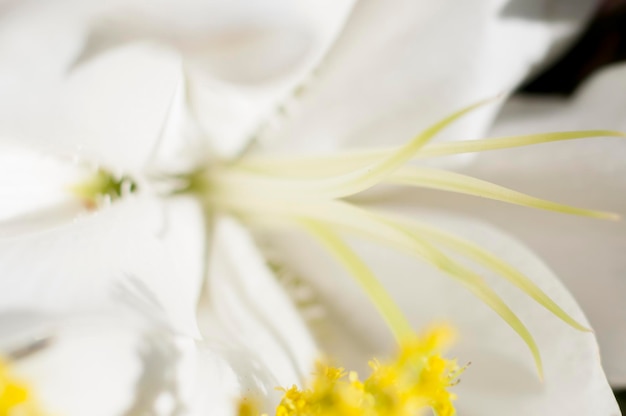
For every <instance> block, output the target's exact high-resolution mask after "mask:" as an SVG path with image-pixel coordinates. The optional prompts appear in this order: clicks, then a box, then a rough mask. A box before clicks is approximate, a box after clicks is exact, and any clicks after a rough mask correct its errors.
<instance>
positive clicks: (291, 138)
mask: <svg viewBox="0 0 626 416" xmlns="http://www.w3.org/2000/svg"><path fill="white" fill-rule="evenodd" d="M595 3H597V2H596V1H594V0H583V1H575V2H571V1H548V0H532V1H528V0H515V1H508V2H507V1H501V0H497V1H492V0H472V1H464V2H462V4H460V3H459V2H457V1H438V2H432V1H413V0H410V1H402V0H398V1H391V2H384V3H381V2H377V1H362V2H359V4H358V6H357V7H356V8H355V10H354V13H353V14H352V16H351V19H350V20H349V21H348V23H347V25H346V30H345V31H344V33H343V35H342V36H341V37H340V39H339V40H338V42H337V44H336V45H335V46H334V47H333V49H332V53H331V54H330V55H329V57H328V59H327V62H326V64H325V65H324V67H323V68H321V70H320V72H319V76H318V79H317V80H316V81H315V83H314V84H313V85H312V87H311V88H310V90H308V91H306V92H305V94H304V95H303V96H302V97H301V103H300V104H301V105H300V106H298V107H296V108H295V109H294V111H293V114H292V115H291V117H290V118H289V120H288V123H287V126H286V128H285V129H283V130H281V131H280V132H279V133H277V136H278V137H277V138H272V139H273V140H276V141H277V142H278V145H279V146H281V147H286V148H288V149H297V150H299V151H307V150H315V151H329V150H333V149H336V148H337V147H354V146H355V145H358V146H365V145H367V144H369V145H388V144H394V143H396V144H397V143H401V142H403V141H405V140H407V138H410V137H412V136H413V135H415V134H416V133H417V132H419V131H421V130H422V129H424V128H425V127H427V126H428V125H429V124H430V123H431V122H432V120H437V119H441V118H442V117H444V116H445V115H447V114H449V113H450V112H451V111H453V110H454V109H459V108H462V107H464V106H466V105H469V104H471V103H473V102H477V101H478V100H481V99H484V98H487V97H490V96H494V95H496V94H500V93H507V92H509V91H510V90H511V89H513V88H514V87H515V86H516V85H517V84H518V83H519V82H520V81H521V80H523V79H524V78H525V77H526V76H527V75H528V74H529V72H531V71H534V70H536V69H537V68H538V67H539V66H540V65H542V63H544V62H545V60H546V58H547V57H548V56H550V55H551V54H552V52H554V51H555V50H556V49H559V48H558V44H562V43H563V41H564V40H567V39H571V37H572V35H573V34H575V33H576V32H577V31H578V30H579V28H580V27H581V23H582V22H583V21H584V20H585V17H587V16H589V14H590V12H591V11H592V9H593V6H594V5H595ZM511 45H515V47H511ZM496 107H497V106H493V107H492V108H491V109H490V110H489V111H485V112H481V113H480V114H479V115H478V114H477V115H476V116H473V117H471V118H468V119H467V120H464V121H463V122H462V123H459V125H458V127H456V126H455V128H453V129H451V130H450V132H446V133H445V134H444V136H445V137H446V138H454V139H471V138H476V137H479V136H480V135H482V134H484V133H485V130H486V129H487V127H488V126H489V124H490V122H491V120H492V119H493V116H494V114H495V110H496Z"/></svg>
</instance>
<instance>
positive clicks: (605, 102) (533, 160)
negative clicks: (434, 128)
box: [407, 65, 626, 386]
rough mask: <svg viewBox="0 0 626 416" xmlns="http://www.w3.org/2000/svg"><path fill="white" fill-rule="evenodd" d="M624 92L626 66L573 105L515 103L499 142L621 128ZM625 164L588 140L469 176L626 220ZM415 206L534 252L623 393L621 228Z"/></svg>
mask: <svg viewBox="0 0 626 416" xmlns="http://www.w3.org/2000/svg"><path fill="white" fill-rule="evenodd" d="M624 85H626V68H625V67H624V66H623V65H618V66H615V67H612V68H607V69H606V70H604V71H602V72H601V73H599V74H598V75H597V76H596V77H594V78H593V79H592V80H590V81H589V82H588V83H587V84H586V85H584V86H583V87H582V88H581V90H580V91H579V92H578V93H577V94H576V96H575V97H574V98H573V99H571V100H563V99H552V100H550V99H546V100H539V99H519V100H513V101H512V102H511V103H510V104H508V105H507V106H506V107H505V109H504V112H503V114H502V115H501V117H500V119H499V120H498V121H497V123H496V125H495V127H494V131H493V134H494V135H507V134H514V132H515V133H520V132H522V131H524V132H528V131H531V132H534V131H547V130H555V129H559V128H562V127H563V126H567V127H568V128H574V129H577V128H585V126H587V127H589V126H602V127H608V128H614V129H617V130H624V128H626V122H625V121H624V120H625V116H626V101H625V100H624V95H623V94H622V86H624ZM625 157H626V142H625V141H624V140H623V139H595V140H591V141H586V140H582V141H576V142H570V143H562V144H556V145H554V144H546V145H541V146H534V147H529V148H525V149H516V150H511V151H506V150H503V151H495V152H490V153H485V154H481V155H479V156H478V157H477V158H476V159H475V161H474V162H473V163H472V164H471V165H470V166H468V167H467V169H465V173H469V174H472V175H476V176H478V177H480V178H483V179H486V180H491V181H494V182H496V183H498V184H502V185H505V186H510V187H513V188H515V189H519V190H523V191H525V192H529V193H532V194H534V195H539V196H543V197H547V198H550V199H553V200H558V201H560V202H564V203H568V204H575V205H579V206H593V207H594V208H598V209H603V210H608V211H613V212H616V213H618V214H621V215H622V216H624V214H626V202H625V200H624V197H623V195H624V192H625V191H626V180H625V179H624V178H626V175H625V168H626V164H625V163H624V158H625ZM416 198H419V200H420V201H422V203H426V204H428V205H429V206H432V207H434V208H441V207H445V208H448V209H453V210H463V211H465V212H467V213H471V215H475V216H477V217H481V218H485V219H488V220H489V221H491V222H493V223H494V224H497V225H498V226H500V227H502V228H503V229H506V230H509V231H510V232H512V233H514V234H515V235H516V236H518V237H519V238H520V239H521V240H522V241H524V242H525V243H526V244H528V245H529V247H532V248H533V250H535V251H536V252H537V254H538V255H539V256H540V257H541V258H543V259H544V260H545V261H546V262H547V263H548V264H549V265H550V267H552V268H553V269H554V271H555V272H556V273H557V275H558V276H559V277H560V278H561V279H562V280H563V282H564V283H565V284H566V285H567V287H568V288H569V289H570V290H571V291H572V293H573V294H574V296H576V298H577V299H578V301H579V302H580V304H581V305H582V307H583V309H584V310H585V312H586V313H587V314H588V316H589V320H590V321H591V324H592V326H593V328H594V329H595V331H596V334H597V336H598V340H599V342H600V346H601V350H602V357H603V362H604V365H605V369H606V372H607V375H608V377H609V379H610V381H611V383H613V384H615V385H622V386H623V385H626V384H625V383H626V367H625V366H624V348H623V346H624V345H626V309H625V307H624V302H623V299H624V297H625V296H626V284H625V283H624V270H625V265H624V260H623V255H622V254H623V253H622V251H623V250H622V247H624V245H625V244H626V228H625V227H624V224H623V223H622V222H621V221H620V222H617V223H615V222H602V221H597V220H595V221H594V220H590V219H583V218H577V217H569V216H562V215H553V214H548V213H542V212H537V211H530V210H525V209H524V210H522V209H517V208H512V207H503V206H501V205H500V204H495V203H489V202H486V201H482V200H477V199H472V198H464V199H463V200H461V199H460V198H458V197H450V196H443V195H439V194H434V193H432V194H431V193H422V194H421V195H419V196H417V197H416ZM413 202H416V200H414V201H413ZM407 203H411V202H409V201H407Z"/></svg>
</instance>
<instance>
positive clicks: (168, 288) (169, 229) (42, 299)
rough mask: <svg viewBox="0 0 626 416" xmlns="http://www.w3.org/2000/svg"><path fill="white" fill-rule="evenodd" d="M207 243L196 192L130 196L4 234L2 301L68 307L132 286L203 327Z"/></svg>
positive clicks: (179, 322) (184, 326)
mask: <svg viewBox="0 0 626 416" xmlns="http://www.w3.org/2000/svg"><path fill="white" fill-rule="evenodd" d="M204 249H205V229H204V223H203V216H202V210H201V208H200V206H199V204H198V203H197V202H196V201H195V200H193V199H191V198H174V199H170V200H165V201H163V200H158V199H154V198H150V197H143V198H142V197H129V198H128V199H125V200H121V201H119V202H116V203H113V204H112V205H111V206H110V207H108V208H105V209H102V210H99V211H97V212H94V213H90V214H87V215H84V216H82V217H79V218H77V219H76V220H75V221H74V222H72V223H66V224H64V225H62V226H59V227H56V228H52V229H48V230H46V231H41V230H38V229H37V230H27V231H25V232H24V233H22V234H20V235H17V236H14V237H6V238H3V239H2V240H0V274H1V275H2V276H3V278H2V279H0V287H1V289H0V293H1V294H2V295H0V308H1V309H2V310H7V309H14V308H29V307H31V308H32V307H35V306H37V307H39V308H42V309H44V310H52V311H65V310H71V309H73V308H77V307H89V306H90V305H92V304H93V303H97V302H99V301H103V300H106V299H110V298H116V297H119V296H121V295H122V294H124V293H126V291H127V290H132V291H135V292H139V294H142V295H143V296H144V297H147V298H148V299H147V300H151V301H152V302H153V303H155V304H156V305H157V306H156V307H157V308H162V310H163V312H164V315H165V318H166V319H167V320H169V322H170V323H171V324H172V325H173V326H174V327H175V328H176V329H177V330H180V331H181V332H184V333H187V334H191V335H195V334H197V328H196V320H195V307H196V302H197V298H198V294H199V291H200V286H201V284H202V278H203V273H204V270H203V264H204ZM150 298H153V299H150Z"/></svg>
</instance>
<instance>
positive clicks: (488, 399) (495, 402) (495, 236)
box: [274, 208, 619, 416]
mask: <svg viewBox="0 0 626 416" xmlns="http://www.w3.org/2000/svg"><path fill="white" fill-rule="evenodd" d="M404 210H405V211H406V210H407V209H406V208H405V209H404ZM410 212H412V215H413V216H415V211H414V210H410ZM429 218H430V220H432V221H433V222H436V223H439V224H440V225H441V226H442V227H445V228H449V230H450V231H453V232H455V233H456V234H458V235H460V236H463V237H465V238H468V239H470V240H472V241H475V242H476V243H478V244H480V245H482V246H483V247H485V248H487V249H489V250H491V251H493V252H494V253H495V254H497V255H498V256H500V257H501V258H503V259H505V260H506V261H508V262H510V263H511V264H512V265H514V266H515V267H517V268H518V269H519V270H520V271H522V272H524V273H525V274H527V275H528V276H529V277H530V278H531V279H532V280H534V281H535V282H537V283H538V284H539V286H540V287H542V288H543V289H544V290H545V291H546V292H547V293H548V294H549V295H551V296H552V297H553V298H554V299H555V300H556V302H557V303H558V304H559V305H561V306H563V308H564V309H565V310H566V311H568V312H569V313H571V314H572V316H573V317H574V318H575V319H578V320H580V321H582V322H583V323H584V322H585V318H584V316H583V314H582V312H581V311H580V309H579V308H578V306H577V305H576V303H575V301H574V300H573V298H572V297H571V296H570V295H569V294H568V293H567V291H566V290H565V288H564V287H563V286H562V285H561V284H560V283H559V282H558V280H557V279H556V277H555V276H554V274H553V273H552V272H551V271H550V270H549V269H548V268H547V267H546V266H545V265H544V264H543V263H541V261H539V260H538V259H537V258H536V257H535V256H534V255H533V254H532V253H530V252H529V251H528V250H527V249H525V248H524V247H523V246H522V245H520V244H519V243H518V242H516V241H514V240H512V239H511V238H510V237H508V236H506V235H504V234H502V233H501V232H499V231H497V230H495V229H493V228H491V227H489V226H486V225H484V224H481V223H477V222H471V221H468V220H460V219H456V220H452V219H450V218H446V217H434V218H433V217H429ZM274 241H275V243H276V244H278V246H279V247H280V249H282V250H284V256H285V259H286V261H287V262H288V264H289V265H290V266H292V267H293V268H294V270H295V271H296V272H298V273H299V274H300V275H301V276H302V277H303V278H305V279H308V281H310V282H311V284H312V285H313V286H314V287H316V288H317V289H318V290H319V291H320V294H321V296H322V298H324V300H325V301H326V302H328V305H329V306H328V307H329V311H328V314H329V316H330V317H329V319H328V322H327V323H328V326H329V328H328V329H327V330H326V331H325V332H324V334H325V336H322V337H320V343H321V344H322V346H324V347H326V349H327V350H328V351H329V352H330V353H331V354H336V355H338V356H339V357H340V360H341V361H340V362H342V364H344V363H345V364H346V366H347V367H351V366H358V365H361V366H362V362H363V360H364V359H366V358H367V357H368V356H369V357H371V356H373V355H375V354H376V355H380V354H381V353H382V352H383V351H387V352H389V351H390V349H391V348H392V345H391V344H392V342H393V339H392V337H391V336H390V335H388V334H389V332H388V330H387V329H386V328H385V326H384V323H383V321H382V320H381V318H380V317H379V316H377V314H376V311H375V310H374V308H373V307H372V305H371V304H370V303H369V302H368V300H367V299H366V298H365V296H364V295H362V293H361V291H360V288H358V287H356V286H355V284H354V283H353V282H352V279H350V277H349V276H347V275H346V274H345V273H344V272H343V271H342V270H340V269H339V268H338V267H337V266H330V265H331V264H333V263H332V260H331V259H330V258H329V257H328V256H327V255H324V254H322V253H321V251H320V249H319V248H318V247H317V246H315V245H314V244H312V243H311V242H308V241H303V240H301V241H300V242H299V243H298V242H297V240H295V239H294V237H293V236H290V238H289V239H282V241H281V240H276V239H275V240H274ZM355 247H356V248H357V251H358V252H359V253H360V254H361V255H362V256H363V259H364V260H366V262H367V263H368V264H369V265H370V266H371V267H372V269H373V270H374V272H375V273H376V274H377V276H379V277H380V279H381V281H382V282H383V284H384V285H385V286H386V287H387V289H388V290H389V291H390V293H391V294H392V296H393V297H394V298H395V299H396V301H397V302H398V303H399V305H400V307H401V308H402V309H403V311H404V312H405V313H406V314H407V316H408V317H409V319H410V320H411V322H412V323H413V325H414V326H415V328H416V329H421V328H424V327H426V326H428V325H429V324H431V323H432V322H433V321H435V322H436V321H442V320H445V321H449V322H450V323H451V324H452V325H454V326H456V327H457V328H458V329H459V332H460V338H459V341H458V344H457V346H456V347H455V349H454V351H453V353H454V356H456V357H458V359H459V360H460V364H463V363H464V362H467V361H471V362H472V365H471V366H470V367H469V368H468V369H467V370H466V372H465V373H464V374H463V375H462V376H461V379H462V381H461V384H460V385H459V386H457V387H454V390H455V392H456V393H458V395H459V400H458V409H459V412H460V413H462V414H481V415H487V416H488V415H494V416H495V415H501V414H507V415H528V414H533V415H552V414H562V413H564V414H577V415H589V416H591V415H606V416H613V415H617V414H619V410H618V408H617V403H616V402H615V399H614V397H613V394H612V392H611V389H610V388H609V386H608V383H607V381H606V377H605V375H604V373H603V371H602V367H601V365H600V361H599V359H598V348H597V345H596V342H595V339H594V337H593V335H592V334H589V333H583V332H579V331H576V330H574V329H572V328H570V327H568V326H567V325H565V324H563V323H562V322H561V321H560V320H558V319H557V318H555V317H554V316H552V315H551V314H550V313H549V312H546V311H545V310H544V309H542V308H541V307H539V306H538V305H537V304H535V303H534V302H533V301H531V300H530V299H528V298H527V297H526V296H525V295H523V294H521V292H519V291H518V290H517V289H515V288H513V287H511V286H510V285H508V284H507V283H506V282H503V281H502V280H501V279H497V278H495V276H489V274H488V273H487V272H485V271H484V270H482V269H479V270H480V271H481V272H484V273H483V274H485V275H486V276H487V277H488V278H489V282H490V283H491V284H492V286H493V287H494V288H495V289H496V290H497V292H499V293H500V294H502V296H503V298H504V299H505V300H506V301H507V303H508V304H509V305H510V306H511V308H512V309H513V310H514V311H515V312H516V313H518V314H519V316H520V318H521V319H522V321H524V323H526V324H527V325H528V328H529V329H530V331H531V332H532V334H533V335H534V336H535V337H536V340H537V343H538V344H539V348H540V350H541V353H542V356H543V359H544V365H545V377H544V382H543V383H542V382H541V381H540V380H539V377H538V375H537V372H536V369H535V367H534V363H533V361H532V358H531V356H530V354H529V353H528V351H527V349H526V347H525V345H524V343H523V342H522V341H521V339H520V338H519V337H518V336H517V335H516V334H515V333H514V332H513V331H511V329H510V328H509V327H508V326H507V325H506V323H504V322H503V321H502V320H501V319H500V318H499V317H498V316H497V315H496V314H495V313H493V311H491V310H490V309H489V308H488V307H487V306H486V305H485V304H483V303H482V302H481V301H480V300H477V299H476V298H474V297H473V295H472V294H470V293H469V292H468V291H467V290H465V289H464V288H462V287H461V286H460V285H459V284H458V283H456V282H453V281H451V280H450V279H448V278H447V277H446V276H444V275H441V274H439V273H437V272H435V271H433V269H432V268H430V267H429V266H426V265H423V264H420V263H418V262H416V261H414V260H412V259H409V258H407V257H406V256H403V255H400V254H397V253H396V252H393V251H390V250H388V249H386V248H381V247H379V246H373V245H370V244H366V243H363V242H358V243H357V242H355ZM326 265H328V266H326ZM359 363H360V364H359ZM363 371H364V372H366V370H363Z"/></svg>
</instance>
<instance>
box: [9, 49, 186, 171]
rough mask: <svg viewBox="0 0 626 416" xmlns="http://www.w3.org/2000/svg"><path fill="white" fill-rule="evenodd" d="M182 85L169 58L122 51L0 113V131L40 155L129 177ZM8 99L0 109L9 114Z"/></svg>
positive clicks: (163, 53)
mask: <svg viewBox="0 0 626 416" xmlns="http://www.w3.org/2000/svg"><path fill="white" fill-rule="evenodd" d="M182 81H183V78H182V68H181V63H180V60H179V58H178V57H177V55H176V54H174V53H172V52H170V51H167V50H164V49H161V48H158V47H156V46H151V45H147V44H138V45H130V46H128V47H125V48H121V49H117V50H115V51H112V52H111V53H109V54H106V55H103V56H102V57H100V58H98V59H94V60H93V61H91V62H90V63H89V64H86V65H85V66H82V67H80V68H78V69H76V70H75V71H73V72H72V74H71V76H70V77H69V78H68V79H67V81H66V82H61V83H60V84H56V85H52V86H50V87H49V90H43V91H42V92H41V96H40V102H38V103H34V104H33V103H30V104H33V105H24V106H22V107H20V106H18V108H16V109H13V110H12V111H9V110H7V111H6V112H5V111H3V112H2V113H1V114H2V115H1V116H0V117H1V120H2V126H1V127H0V131H2V132H4V133H5V136H8V137H11V138H14V139H16V140H19V141H20V142H23V143H25V144H26V143H28V144H31V145H36V146H37V147H38V149H39V150H40V151H42V152H44V153H45V152H50V153H53V154H55V155H65V156H68V155H74V156H78V157H82V158H84V159H85V160H87V161H90V162H92V163H94V164H100V165H101V166H102V167H104V168H107V169H110V170H113V171H114V172H115V173H128V174H132V173H135V172H136V171H138V170H140V169H141V168H142V167H144V165H145V164H146V163H147V162H148V161H149V160H150V157H151V156H152V154H153V150H154V148H155V147H156V146H157V144H158V139H159V136H160V132H161V129H162V128H163V125H164V123H165V120H166V116H167V114H168V111H169V109H170V106H171V103H172V101H173V99H174V97H175V93H176V91H177V89H179V88H182V87H183V82H182ZM10 98H11V97H2V99H0V106H2V107H3V108H4V107H6V108H8V109H11V108H12V107H11V106H12V105H14V103H12V102H11V101H10ZM33 120H37V122H33Z"/></svg>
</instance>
